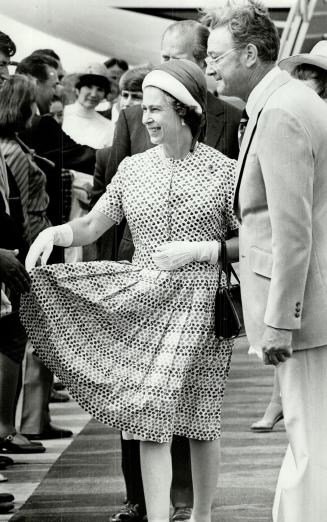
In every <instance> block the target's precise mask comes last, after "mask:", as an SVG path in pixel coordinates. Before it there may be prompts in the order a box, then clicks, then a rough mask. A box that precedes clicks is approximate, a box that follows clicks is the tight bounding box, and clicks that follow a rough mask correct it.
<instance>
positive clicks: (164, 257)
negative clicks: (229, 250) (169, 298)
mask: <svg viewBox="0 0 327 522" xmlns="http://www.w3.org/2000/svg"><path fill="white" fill-rule="evenodd" d="M218 255H219V244H218V242H217V241H171V242H168V243H163V244H162V245H160V246H158V247H157V249H156V251H155V253H154V254H153V256H152V259H153V261H154V262H155V264H156V265H157V267H158V268H159V269H160V270H176V269H177V268H181V267H182V266H184V265H187V264H189V263H192V262H193V261H198V262H200V263H201V262H204V261H207V262H208V263H211V264H216V263H217V261H218Z"/></svg>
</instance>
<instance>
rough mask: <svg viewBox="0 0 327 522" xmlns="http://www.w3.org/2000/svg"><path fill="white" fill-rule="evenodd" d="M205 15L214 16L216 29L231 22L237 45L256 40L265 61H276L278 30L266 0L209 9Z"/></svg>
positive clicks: (230, 29) (260, 56)
mask: <svg viewBox="0 0 327 522" xmlns="http://www.w3.org/2000/svg"><path fill="white" fill-rule="evenodd" d="M205 18H207V20H208V19H209V20H210V28H211V29H212V30H213V29H216V28H217V27H221V26H227V28H228V30H229V32H230V33H231V35H232V37H233V40H234V42H235V46H237V47H238V46H239V47H240V48H241V47H245V46H246V45H248V44H253V45H255V46H256V48H257V50H258V56H259V58H260V59H261V60H262V61H263V62H276V60H277V58H278V52H279V35H278V30H277V27H276V26H275V24H274V22H273V21H272V19H271V18H270V16H269V13H268V9H267V8H266V7H265V5H264V4H263V3H262V2H260V1H258V0H249V1H248V2H247V3H246V5H241V6H240V5H238V6H237V5H236V6H235V5H234V6H229V7H226V8H221V9H218V10H216V11H208V13H207V15H206V17H205ZM204 22H206V20H205V19H204Z"/></svg>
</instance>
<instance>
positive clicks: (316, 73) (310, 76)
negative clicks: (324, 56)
mask: <svg viewBox="0 0 327 522" xmlns="http://www.w3.org/2000/svg"><path fill="white" fill-rule="evenodd" d="M292 76H294V78H297V79H298V80H314V82H315V84H316V87H317V89H316V92H317V94H318V95H319V96H320V97H321V98H323V99H327V70H326V69H322V68H321V67H317V66H316V65H311V64H309V63H301V64H300V65H297V66H296V67H295V69H294V70H293V71H292Z"/></svg>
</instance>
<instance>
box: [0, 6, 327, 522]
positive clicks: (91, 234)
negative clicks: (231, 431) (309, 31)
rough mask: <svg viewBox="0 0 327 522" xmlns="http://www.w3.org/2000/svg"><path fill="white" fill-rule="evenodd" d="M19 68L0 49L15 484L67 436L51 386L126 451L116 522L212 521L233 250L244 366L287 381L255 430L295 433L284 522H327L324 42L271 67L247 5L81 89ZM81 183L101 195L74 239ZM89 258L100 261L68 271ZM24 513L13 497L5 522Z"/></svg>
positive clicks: (30, 66)
mask: <svg viewBox="0 0 327 522" xmlns="http://www.w3.org/2000/svg"><path fill="white" fill-rule="evenodd" d="M15 52H16V47H15V43H14V41H13V40H12V38H11V36H8V35H6V34H5V33H2V32H0V80H1V85H0V219H1V232H0V281H1V315H0V339H1V342H0V453H4V455H2V456H0V469H5V468H6V467H7V466H9V465H11V464H12V460H11V459H10V458H9V457H8V456H7V454H10V453H12V454H15V453H22V454H24V453H41V452H44V451H45V447H44V446H43V445H42V442H41V441H42V440H44V439H49V438H51V439H55V438H62V437H71V436H72V432H71V431H69V430H65V429H62V428H59V427H56V426H54V425H53V424H52V422H51V418H50V413H49V402H50V400H51V397H54V395H53V394H54V393H56V391H55V387H54V375H55V376H56V378H57V379H58V378H59V383H57V386H56V387H57V388H64V387H67V389H68V390H69V392H70V394H71V395H72V396H73V397H74V398H75V399H76V400H77V401H78V402H79V404H80V405H81V406H82V407H83V408H84V409H85V410H86V411H88V412H90V413H91V414H92V415H93V416H94V417H95V418H96V419H98V420H99V421H101V422H103V423H105V424H107V425H109V426H111V427H114V428H117V429H119V430H120V432H121V454H122V472H123V475H124V480H125V485H126V502H125V503H124V504H123V505H122V508H121V510H119V511H118V512H117V513H114V514H112V515H110V521H111V522H119V521H121V522H133V521H134V522H145V521H149V522H168V521H169V520H172V521H173V522H181V521H185V520H187V521H189V522H210V521H211V507H212V502H213V498H214V494H215V490H216V485H217V481H218V477H219V460H220V458H219V455H220V415H221V407H222V401H223V396H224V389H225V386H226V382H227V379H228V374H229V369H230V365H231V358H232V350H233V344H234V340H233V339H228V338H226V339H220V338H217V337H216V335H215V329H214V314H215V313H219V310H216V311H215V309H214V302H215V295H216V292H217V286H218V272H219V266H220V263H221V253H222V247H223V248H225V246H226V250H227V257H228V261H229V262H230V263H231V262H234V261H237V260H238V259H239V261H240V280H241V291H242V304H243V313H244V320H245V329H246V334H247V337H248V341H249V345H250V352H252V353H255V354H256V355H258V357H259V358H261V359H262V360H263V362H264V363H265V364H270V365H272V366H274V371H275V378H274V388H273V392H272V398H271V401H270V403H269V405H268V406H267V410H266V412H265V413H264V416H263V418H262V419H260V421H258V422H256V423H254V424H252V426H251V429H252V430H253V431H259V432H264V431H270V430H271V429H273V427H274V425H275V424H276V422H278V421H279V420H280V419H282V418H284V421H285V427H286V433H287V437H288V440H289V447H288V449H287V452H286V456H285V459H284V461H283V464H282V468H281V471H280V475H279V479H278V483H277V487H276V494H275V500H274V505H273V521H274V522H321V521H322V520H325V519H327V501H326V498H325V495H324V484H325V479H327V471H326V470H327V448H326V443H325V441H324V431H325V430H324V428H325V424H326V415H325V411H324V405H325V401H326V399H325V397H326V396H327V393H325V391H326V392H327V390H325V387H326V385H325V378H324V376H325V373H326V372H325V370H326V371H327V350H326V347H327V329H326V327H325V316H326V312H327V290H326V285H325V281H326V280H327V277H326V276H327V273H326V272H327V259H326V252H327V248H326V246H327V237H326V227H325V219H324V218H325V216H326V193H327V181H326V177H325V165H326V164H327V148H326V142H327V106H326V100H327V42H324V41H321V42H319V43H318V44H317V45H316V46H315V47H314V48H313V49H312V51H311V52H310V53H308V54H300V55H296V56H292V57H289V58H286V59H284V60H281V61H280V62H279V63H278V53H279V36H278V31H277V29H276V27H275V25H274V23H273V21H272V20H271V18H270V16H269V14H268V12H267V10H266V9H265V8H264V7H263V6H262V5H261V4H260V3H259V2H257V1H256V0H249V2H248V3H244V4H243V5H242V6H232V7H230V6H229V7H226V8H224V9H220V10H216V11H210V12H208V13H207V14H206V15H205V16H204V17H203V19H202V20H201V21H194V20H185V21H180V22H175V23H172V24H171V25H170V26H169V27H168V28H167V29H166V31H165V32H164V34H163V35H162V40H161V49H158V63H159V62H161V63H160V65H158V64H157V65H152V64H139V65H138V66H133V67H129V66H128V64H127V63H126V62H125V61H124V60H121V59H116V58H111V59H109V60H107V61H106V62H105V63H104V64H100V63H92V64H86V65H85V68H84V70H83V71H74V72H73V73H71V74H66V73H65V71H64V67H63V64H62V63H61V60H60V57H59V56H58V55H57V54H56V53H55V51H53V50H52V49H38V50H35V51H34V52H33V53H32V54H31V55H29V56H27V57H26V58H24V59H23V60H21V61H20V62H19V63H18V64H17V67H16V70H15V73H14V74H12V75H9V73H8V65H9V64H10V62H11V60H12V57H13V56H14V55H15ZM205 75H210V76H212V77H213V78H214V80H215V84H216V91H215V93H212V92H210V91H209V90H208V87H207V85H208V84H207V81H206V77H205ZM220 96H223V97H224V99H225V97H237V98H239V99H240V100H242V103H243V106H244V110H243V113H242V112H241V110H240V109H239V108H238V107H236V106H235V105H233V104H231V103H228V102H226V101H223V100H222V99H221V97H220ZM74 171H78V172H83V173H86V174H89V175H91V176H92V177H93V189H92V195H91V198H90V202H89V212H88V213H87V214H85V215H83V216H82V217H79V218H77V219H73V220H70V217H71V204H72V179H73V177H72V176H73V174H72V172H74ZM90 244H94V245H96V249H95V250H94V251H95V254H94V259H95V260H94V261H91V262H89V261H86V260H85V261H83V262H80V263H65V262H64V261H65V256H64V249H65V248H68V247H80V246H86V245H90ZM222 284H223V285H226V279H225V276H223V280H222ZM57 394H58V392H57ZM57 398H58V395H57ZM58 400H68V396H65V395H62V396H61V398H60V393H59V398H58ZM2 478H3V480H5V477H2ZM13 501H14V498H13V496H12V495H10V494H8V495H7V494H0V512H8V511H11V510H12V509H13V507H14V504H13ZM170 505H172V507H173V513H172V515H171V518H170Z"/></svg>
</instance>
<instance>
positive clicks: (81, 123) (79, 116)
mask: <svg viewBox="0 0 327 522" xmlns="http://www.w3.org/2000/svg"><path fill="white" fill-rule="evenodd" d="M75 88H76V92H77V99H76V101H75V103H73V104H71V105H66V107H65V109H64V121H63V126H62V128H63V130H64V132H66V134H68V135H69V136H70V137H71V138H72V139H73V140H74V141H76V143H79V144H80V145H88V146H89V147H92V148H93V149H102V148H104V147H109V146H110V145H111V143H112V140H113V134H114V124H113V123H112V122H111V121H110V120H108V119H107V118H104V117H103V116H101V114H99V113H98V112H97V111H96V110H95V108H96V106H97V105H98V104H99V103H100V102H101V101H102V100H103V99H104V98H105V96H106V95H107V94H108V93H109V92H110V81H109V79H108V77H107V70H106V68H105V66H104V65H103V64H100V63H93V64H90V65H89V66H88V67H87V68H86V70H85V72H84V73H83V74H80V75H79V77H78V80H77V83H76V86H75Z"/></svg>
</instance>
